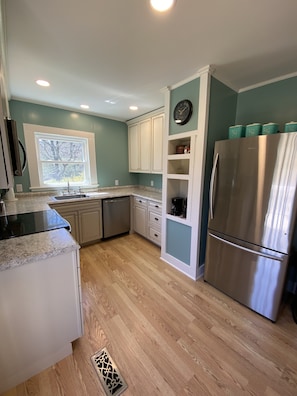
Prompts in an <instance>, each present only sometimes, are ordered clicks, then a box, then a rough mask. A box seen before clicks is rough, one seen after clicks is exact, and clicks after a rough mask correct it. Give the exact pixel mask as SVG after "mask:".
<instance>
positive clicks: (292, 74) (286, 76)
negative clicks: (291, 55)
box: [238, 72, 297, 93]
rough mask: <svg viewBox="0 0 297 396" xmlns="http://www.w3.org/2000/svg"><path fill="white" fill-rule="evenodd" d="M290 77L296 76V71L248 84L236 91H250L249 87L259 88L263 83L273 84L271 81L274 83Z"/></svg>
mask: <svg viewBox="0 0 297 396" xmlns="http://www.w3.org/2000/svg"><path fill="white" fill-rule="evenodd" d="M292 77H297V72H294V73H290V74H286V75H284V76H280V77H276V78H272V79H271V80H267V81H263V82H261V83H258V84H254V85H250V86H249V87H245V88H240V89H239V90H238V93H241V92H245V91H250V90H251V89H255V88H260V87H263V86H264V85H269V84H273V83H276V82H279V81H283V80H287V79H288V78H292Z"/></svg>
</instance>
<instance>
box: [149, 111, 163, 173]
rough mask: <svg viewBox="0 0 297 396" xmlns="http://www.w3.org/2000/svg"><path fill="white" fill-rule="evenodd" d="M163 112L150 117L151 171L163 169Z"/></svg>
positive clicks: (155, 171)
mask: <svg viewBox="0 0 297 396" xmlns="http://www.w3.org/2000/svg"><path fill="white" fill-rule="evenodd" d="M163 131H164V114H163V113H162V114H159V115H157V116H155V117H152V167H151V170H152V173H162V171H163Z"/></svg>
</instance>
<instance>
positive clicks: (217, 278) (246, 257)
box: [204, 132, 297, 321]
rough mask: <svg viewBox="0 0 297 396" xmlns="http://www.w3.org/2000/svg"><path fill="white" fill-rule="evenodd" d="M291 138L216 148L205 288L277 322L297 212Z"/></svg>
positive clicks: (295, 152)
mask: <svg viewBox="0 0 297 396" xmlns="http://www.w3.org/2000/svg"><path fill="white" fill-rule="evenodd" d="M296 185H297V132H290V133H278V134H274V135H263V136H262V135H261V136H256V137H247V138H241V139H233V140H223V141H218V142H216V144H215V149H214V164H213V170H212V175H211V182H210V193H209V200H210V209H209V221H208V234H207V247H206V260H205V271H204V280H205V281H207V282H208V283H210V284H211V285H213V286H214V287H215V288H217V289H219V290H221V291H222V292H224V293H225V294H227V295H229V296H231V297H232V298H234V299H235V300H237V301H239V302H240V303H242V304H244V305H246V306H247V307H249V308H251V309H252V310H254V311H256V312H258V313H259V314H261V315H263V316H265V317H267V318H269V319H271V320H272V321H276V319H277V315H278V312H279V308H280V304H281V298H282V294H283V289H284V283H285V277H286V272H287V266H288V256H289V253H290V248H291V243H292V237H293V232H294V229H295V227H296V212H297V192H296V191H297V189H296Z"/></svg>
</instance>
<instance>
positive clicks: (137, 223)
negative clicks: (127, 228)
mask: <svg viewBox="0 0 297 396" xmlns="http://www.w3.org/2000/svg"><path fill="white" fill-rule="evenodd" d="M133 219H134V222H133V223H134V231H135V232H137V233H138V234H140V235H142V236H144V237H146V236H147V200H146V199H143V198H138V197H134V207H133Z"/></svg>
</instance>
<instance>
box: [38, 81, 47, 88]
mask: <svg viewBox="0 0 297 396" xmlns="http://www.w3.org/2000/svg"><path fill="white" fill-rule="evenodd" d="M36 84H38V85H40V86H41V87H49V86H50V83H49V82H48V81H45V80H36Z"/></svg>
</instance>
